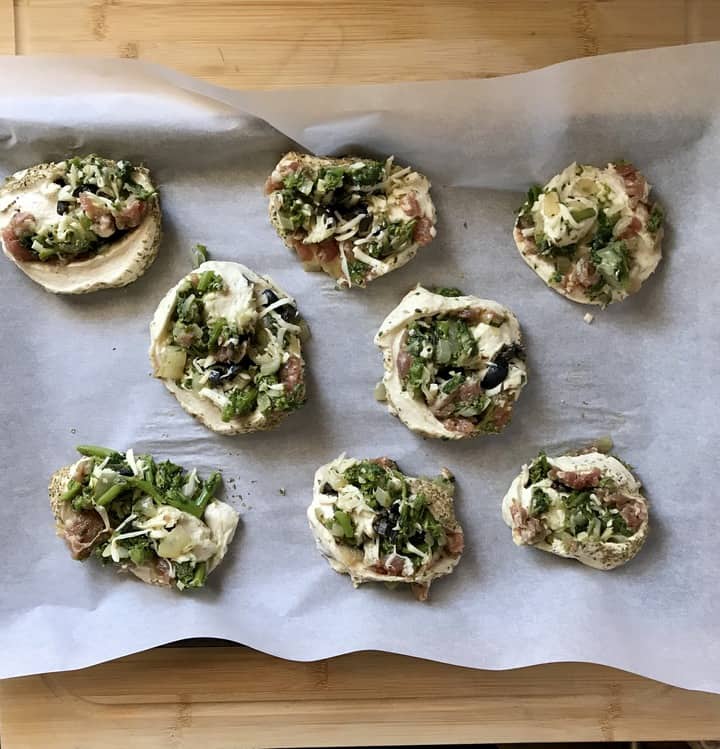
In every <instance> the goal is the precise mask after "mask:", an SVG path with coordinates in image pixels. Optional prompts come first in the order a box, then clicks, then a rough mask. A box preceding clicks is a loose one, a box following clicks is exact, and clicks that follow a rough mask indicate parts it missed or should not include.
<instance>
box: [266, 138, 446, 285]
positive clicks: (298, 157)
mask: <svg viewBox="0 0 720 749" xmlns="http://www.w3.org/2000/svg"><path fill="white" fill-rule="evenodd" d="M265 191H266V193H267V194H268V195H269V196H270V221H271V222H272V225H273V226H274V227H275V230H276V231H277V233H278V234H279V235H280V237H281V238H282V240H283V241H284V242H285V244H286V245H287V246H288V247H289V248H290V249H291V250H294V251H295V252H296V253H297V255H298V257H299V258H300V260H301V262H302V264H303V267H304V268H305V270H307V271H319V270H322V271H325V273H327V274H328V275H330V276H332V277H333V278H334V279H336V281H337V285H338V286H340V287H344V288H349V287H351V286H365V285H366V284H367V283H368V282H369V281H371V280H372V279H374V278H378V277H379V276H384V275H385V274H386V273H390V271H392V270H395V269H396V268H400V267H401V266H403V265H405V263H407V262H408V261H410V260H412V258H413V257H414V256H415V254H416V253H417V250H418V248H419V247H422V246H423V245H426V244H428V243H429V242H430V241H431V240H432V239H433V238H434V237H435V206H434V205H433V202H432V200H431V199H430V182H429V181H428V179H427V177H424V176H423V175H422V174H420V173H419V172H416V171H414V170H413V169H412V168H411V167H409V166H407V167H401V166H398V165H397V164H395V163H394V162H393V157H392V156H391V157H390V158H388V159H387V160H386V161H385V162H382V161H373V160H371V159H360V158H355V157H346V158H342V159H331V158H321V157H319V156H311V155H309V154H300V153H288V154H286V155H285V156H283V158H282V159H281V160H280V162H279V163H278V165H277V166H276V167H275V169H274V170H273V172H272V174H271V175H270V177H269V178H268V180H267V182H266V184H265Z"/></svg>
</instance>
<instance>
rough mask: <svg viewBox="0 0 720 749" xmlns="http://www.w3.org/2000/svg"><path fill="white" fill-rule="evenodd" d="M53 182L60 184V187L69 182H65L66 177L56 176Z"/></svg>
mask: <svg viewBox="0 0 720 749" xmlns="http://www.w3.org/2000/svg"><path fill="white" fill-rule="evenodd" d="M53 183H54V184H56V185H60V187H65V185H66V184H67V182H65V179H64V177H56V178H55V179H54V180H53Z"/></svg>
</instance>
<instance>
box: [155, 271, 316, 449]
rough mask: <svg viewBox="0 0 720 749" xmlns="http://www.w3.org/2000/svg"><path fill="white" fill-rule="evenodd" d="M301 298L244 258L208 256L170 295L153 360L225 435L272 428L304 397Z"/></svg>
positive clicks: (186, 402) (185, 402) (192, 407)
mask: <svg viewBox="0 0 720 749" xmlns="http://www.w3.org/2000/svg"><path fill="white" fill-rule="evenodd" d="M306 333H307V326H306V325H305V322H304V321H303V320H302V318H301V317H300V315H299V313H298V310H297V307H296V305H295V300H294V299H293V298H292V297H290V296H288V294H286V293H285V292H284V291H283V290H282V289H281V288H280V287H279V286H277V285H276V284H275V283H273V281H272V280H271V279H269V278H267V277H263V276H258V275H257V274H256V273H253V271H251V270H250V269H249V268H246V267H245V266H244V265H240V264H239V263H227V262H215V261H209V262H205V263H203V264H202V265H200V266H199V267H198V268H197V270H195V271H193V272H192V273H189V274H188V275H187V276H185V278H183V279H182V280H181V281H180V282H179V283H178V284H176V285H175V286H174V287H173V288H172V289H170V291H169V292H168V293H167V294H166V295H165V296H164V297H163V299H162V301H161V302H160V304H159V306H158V308H157V310H156V312H155V316H154V317H153V320H152V323H151V324H150V339H151V344H150V361H151V363H152V367H153V374H154V375H155V377H158V378H160V379H161V380H162V381H163V382H164V383H165V386H166V387H167V388H168V390H170V392H171V393H172V394H173V395H174V396H175V397H176V398H177V399H178V401H180V404H181V405H182V407H183V408H184V409H185V410H186V411H187V412H188V413H190V414H192V415H193V416H195V417H197V418H198V419H199V420H200V421H201V422H202V423H203V424H205V426H207V427H208V428H210V429H212V430H213V431H215V432H220V433H221V434H238V433H243V432H254V431H258V430H261V429H269V428H271V427H273V426H275V425H276V424H277V423H278V422H280V421H281V420H282V419H283V418H285V417H286V416H287V415H288V414H289V413H291V412H292V411H295V410H296V409H298V408H300V406H302V405H303V403H304V402H305V362H304V359H303V354H302V342H301V340H302V338H303V337H304V336H305V334H306Z"/></svg>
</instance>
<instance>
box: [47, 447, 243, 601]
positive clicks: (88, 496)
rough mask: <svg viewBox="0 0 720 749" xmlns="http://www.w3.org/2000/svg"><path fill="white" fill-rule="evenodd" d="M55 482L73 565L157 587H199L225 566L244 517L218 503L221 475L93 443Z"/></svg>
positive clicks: (56, 508) (53, 494)
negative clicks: (93, 564) (92, 562)
mask: <svg viewBox="0 0 720 749" xmlns="http://www.w3.org/2000/svg"><path fill="white" fill-rule="evenodd" d="M77 450H78V452H79V453H80V455H81V456H82V457H81V458H80V459H79V460H78V461H77V462H75V463H73V464H72V465H71V466H66V467H64V468H61V469H60V470H59V471H57V472H56V473H54V474H53V476H52V478H51V479H50V487H49V493H50V505H51V507H52V510H53V513H54V515H55V520H56V525H57V533H58V535H59V536H62V537H63V538H64V539H65V542H66V543H67V545H68V547H69V549H70V553H71V554H72V557H73V559H86V558H87V557H89V556H93V557H95V558H96V559H98V560H99V561H101V562H103V563H105V564H110V563H112V564H113V565H114V566H115V567H116V568H118V569H119V570H122V571H127V572H130V573H132V574H133V575H135V576H136V577H139V578H140V579H141V580H142V581H143V582H146V583H152V584H155V585H164V586H174V587H176V588H179V589H180V590H184V589H185V588H201V587H202V586H203V585H204V584H205V580H206V578H207V576H208V575H209V574H210V573H211V572H212V571H213V570H214V569H215V568H216V567H217V566H218V565H219V564H220V562H221V561H222V559H223V557H224V556H225V553H226V552H227V549H228V545H229V544H230V542H231V541H232V538H233V535H234V534H235V529H236V527H237V524H238V519H239V516H238V513H237V512H236V511H235V510H234V509H233V508H232V507H230V505H228V504H226V503H225V502H221V501H219V500H218V499H216V497H215V493H216V491H217V489H218V488H219V486H220V483H221V481H222V479H221V476H220V474H219V473H217V472H214V473H212V474H211V475H210V476H209V477H208V478H207V479H206V480H203V479H201V478H200V477H199V476H198V473H197V471H196V470H194V469H193V470H192V471H189V472H187V471H185V469H183V468H182V466H179V465H175V464H174V463H171V462H170V461H168V460H166V461H163V462H157V461H156V460H155V459H154V458H153V457H152V456H151V455H135V454H134V452H133V450H127V451H126V452H117V451H115V450H109V449H107V448H104V447H96V446H94V445H88V446H80V447H78V448H77Z"/></svg>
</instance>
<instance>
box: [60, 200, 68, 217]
mask: <svg viewBox="0 0 720 749" xmlns="http://www.w3.org/2000/svg"><path fill="white" fill-rule="evenodd" d="M71 208H72V204H71V203H70V201H69V200H58V202H57V212H58V213H59V214H60V215H61V216H64V215H65V214H66V213H67V212H68V211H69V210H70V209H71Z"/></svg>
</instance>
